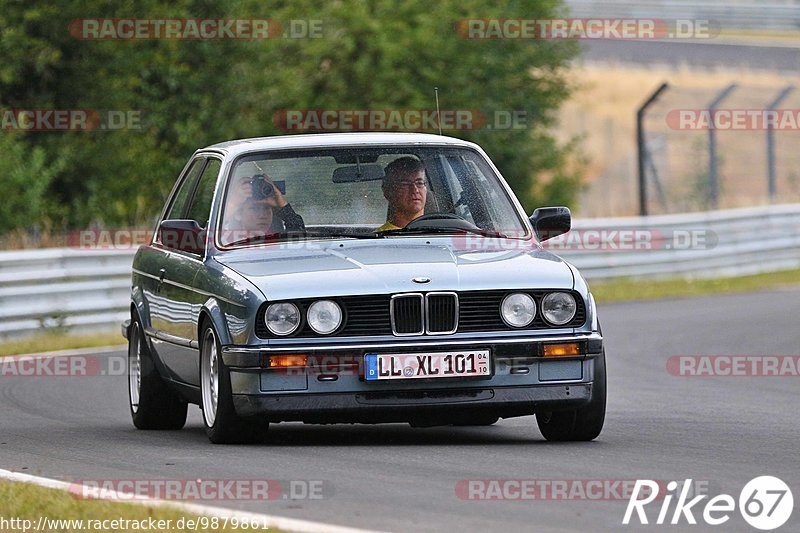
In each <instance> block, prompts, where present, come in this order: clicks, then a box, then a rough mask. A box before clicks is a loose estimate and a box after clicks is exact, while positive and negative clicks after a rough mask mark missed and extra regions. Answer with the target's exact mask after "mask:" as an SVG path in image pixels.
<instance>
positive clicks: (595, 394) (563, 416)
mask: <svg viewBox="0 0 800 533" xmlns="http://www.w3.org/2000/svg"><path fill="white" fill-rule="evenodd" d="M605 418H606V354H605V351H603V353H602V354H601V355H600V356H599V357H598V358H597V359H596V360H595V366H594V384H593V385H592V399H591V400H590V401H589V403H588V404H587V405H585V406H584V407H581V408H578V409H570V410H569V411H544V412H537V413H536V423H537V424H538V425H539V431H541V432H542V435H544V438H545V439H547V440H552V441H589V440H594V439H596V438H597V436H598V435H600V432H601V431H602V430H603V423H604V422H605Z"/></svg>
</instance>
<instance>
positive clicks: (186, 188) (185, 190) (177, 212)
mask: <svg viewBox="0 0 800 533" xmlns="http://www.w3.org/2000/svg"><path fill="white" fill-rule="evenodd" d="M204 162H205V159H202V158H200V159H195V160H194V161H193V162H192V166H191V167H189V170H188V171H187V172H186V176H184V178H183V181H181V184H180V185H179V186H178V190H177V191H175V194H174V195H173V196H172V204H171V205H170V207H169V211H167V214H166V216H165V217H164V220H178V219H182V218H186V209H187V207H188V206H189V200H190V199H191V197H192V191H193V190H194V185H195V183H197V177H198V176H199V175H200V171H201V170H203V163H204Z"/></svg>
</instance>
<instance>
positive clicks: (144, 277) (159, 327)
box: [134, 157, 206, 360]
mask: <svg viewBox="0 0 800 533" xmlns="http://www.w3.org/2000/svg"><path fill="white" fill-rule="evenodd" d="M205 162H206V158H205V157H195V158H194V159H192V160H190V161H189V163H188V164H187V165H186V166H185V167H184V170H183V172H182V174H181V176H180V177H179V178H178V180H177V182H176V184H175V187H174V188H173V190H172V193H171V194H170V196H169V199H168V200H167V203H166V205H165V208H164V212H163V216H162V218H163V219H169V218H180V217H182V216H183V215H184V213H186V211H187V210H188V208H189V202H190V201H191V199H192V193H193V191H194V189H195V187H196V185H197V180H198V178H199V177H200V174H201V173H202V171H203V167H204V166H205ZM160 222H161V221H159V223H160ZM170 255H171V252H170V249H169V248H168V247H166V246H164V245H163V244H162V243H161V241H160V236H159V234H158V232H156V237H155V238H154V239H153V242H152V243H151V244H150V245H149V246H144V247H142V248H141V249H140V250H139V253H138V260H137V264H136V268H134V276H135V279H136V280H138V281H137V285H138V286H139V287H140V288H141V290H142V295H143V297H144V300H145V302H146V305H147V309H148V316H149V320H148V321H146V323H145V330H146V332H147V334H148V336H149V337H150V339H151V341H152V344H153V347H154V348H155V350H156V354H157V355H158V358H159V359H160V360H163V355H164V353H162V352H166V351H168V350H169V346H170V345H169V344H164V342H163V341H162V340H160V339H161V338H162V336H163V335H164V332H165V330H166V329H167V328H166V325H167V322H168V321H169V320H170V318H169V312H170V311H169V306H167V305H165V300H164V297H163V295H162V288H163V286H164V273H165V272H166V268H167V266H168V264H169V260H170Z"/></svg>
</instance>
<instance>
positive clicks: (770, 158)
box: [767, 85, 794, 204]
mask: <svg viewBox="0 0 800 533" xmlns="http://www.w3.org/2000/svg"><path fill="white" fill-rule="evenodd" d="M793 90H794V85H788V86H786V87H784V89H783V90H782V91H781V92H780V93H779V94H778V96H777V97H775V99H774V100H773V101H772V102H770V104H769V105H768V106H767V111H774V110H775V108H776V107H778V106H779V105H780V103H781V102H783V100H784V99H785V98H786V97H787V96H789V93H791V92H792V91H793ZM776 181H777V178H776V176H775V130H774V129H773V127H772V121H767V191H768V192H769V203H771V204H773V203H775V197H776V196H777V194H778V191H777V185H776Z"/></svg>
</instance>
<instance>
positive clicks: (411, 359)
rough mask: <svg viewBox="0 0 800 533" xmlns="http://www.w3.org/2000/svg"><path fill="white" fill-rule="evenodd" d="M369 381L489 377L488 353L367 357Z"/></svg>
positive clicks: (439, 353)
mask: <svg viewBox="0 0 800 533" xmlns="http://www.w3.org/2000/svg"><path fill="white" fill-rule="evenodd" d="M364 362H365V377H366V379H367V381H376V380H384V379H418V378H426V379H431V378H463V377H472V376H488V375H490V374H489V372H490V370H489V350H471V351H465V352H437V353H423V354H420V353H393V354H378V353H368V354H365V355H364Z"/></svg>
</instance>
